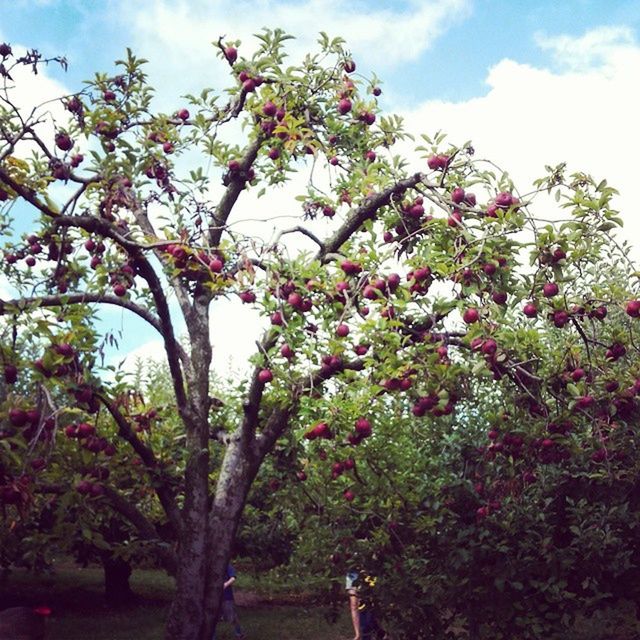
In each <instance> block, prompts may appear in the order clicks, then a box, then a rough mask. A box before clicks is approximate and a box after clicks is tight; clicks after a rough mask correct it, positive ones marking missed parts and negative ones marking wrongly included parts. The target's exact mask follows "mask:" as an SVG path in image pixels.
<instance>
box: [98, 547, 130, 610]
mask: <svg viewBox="0 0 640 640" xmlns="http://www.w3.org/2000/svg"><path fill="white" fill-rule="evenodd" d="M102 568H103V570H104V596H105V599H106V601H107V604H108V605H109V606H111V607H117V606H119V605H122V604H127V603H129V602H131V598H132V597H134V593H133V591H132V590H131V586H130V585H129V578H130V577H131V565H130V564H129V563H128V562H127V561H126V560H123V559H122V558H118V557H115V556H112V555H111V554H109V553H104V554H103V555H102Z"/></svg>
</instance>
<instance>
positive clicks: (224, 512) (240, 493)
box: [166, 441, 260, 640]
mask: <svg viewBox="0 0 640 640" xmlns="http://www.w3.org/2000/svg"><path fill="white" fill-rule="evenodd" d="M259 466H260V464H259V461H258V460H257V459H256V458H255V456H254V455H253V453H252V452H251V451H250V449H249V447H248V446H246V444H245V443H243V442H239V441H234V442H232V443H230V444H229V446H228V448H227V451H226V453H225V457H224V460H223V463H222V468H221V470H220V476H219V478H218V484H217V486H216V491H215V495H214V497H213V503H212V505H211V510H210V513H209V520H208V528H207V540H208V544H207V551H206V559H205V561H206V575H205V580H204V581H203V587H204V593H203V599H202V611H203V613H204V617H203V619H202V628H201V630H200V636H198V640H211V637H212V635H213V632H214V629H215V626H216V622H217V620H218V616H219V613H220V604H221V600H222V585H223V583H224V579H225V573H226V569H227V565H228V563H229V559H230V557H231V550H232V546H233V541H234V540H235V536H236V531H237V529H238V524H239V523H240V518H241V516H242V511H243V509H244V505H245V501H246V498H247V494H248V492H249V488H250V487H251V483H252V482H253V480H254V478H255V475H256V473H257V471H258V468H259ZM166 637H167V640H168V639H169V637H171V638H173V637H174V636H170V635H167V636H166Z"/></svg>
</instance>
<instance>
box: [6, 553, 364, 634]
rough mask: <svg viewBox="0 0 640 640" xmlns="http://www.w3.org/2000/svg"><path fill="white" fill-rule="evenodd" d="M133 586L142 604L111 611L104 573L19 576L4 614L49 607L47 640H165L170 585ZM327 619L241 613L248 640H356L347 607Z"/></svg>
mask: <svg viewBox="0 0 640 640" xmlns="http://www.w3.org/2000/svg"><path fill="white" fill-rule="evenodd" d="M247 582H249V581H247ZM131 586H132V589H133V590H134V592H135V593H136V594H137V595H138V599H137V600H136V601H135V602H132V603H131V605H129V606H125V607H121V608H118V609H109V608H108V607H106V606H105V604H104V598H103V592H102V570H101V569H99V568H93V567H89V568H87V569H81V568H76V567H74V566H73V565H68V564H65V565H62V566H60V567H58V568H57V569H56V572H55V574H53V575H51V576H33V575H30V574H27V573H25V572H14V573H12V574H11V576H10V578H9V579H8V580H7V581H5V582H3V583H2V584H0V609H2V608H5V607H8V606H14V605H25V604H45V603H46V604H48V605H50V606H51V607H52V608H53V610H54V614H53V615H52V616H51V618H50V620H49V635H48V640H86V639H90V640H132V639H133V640H159V639H161V638H162V637H163V625H164V621H165V617H166V614H167V610H168V607H169V602H170V599H171V592H172V581H171V579H170V578H168V577H167V576H166V574H164V573H162V572H159V571H146V570H136V571H134V573H133V575H132V578H131ZM251 586H252V587H253V584H252V585H251ZM241 588H242V582H240V590H241ZM328 613H329V609H328V607H323V606H318V605H310V606H272V605H256V606H254V607H251V608H247V607H238V615H239V616H240V620H241V622H242V625H243V627H244V629H245V632H246V634H247V639H248V640H254V639H255V640H300V639H301V638H304V639H305V640H344V639H346V638H351V637H352V635H350V622H349V617H348V612H347V604H346V602H345V606H344V609H343V611H342V612H341V615H340V617H339V619H338V621H337V623H335V624H332V623H330V622H329V621H328V620H327V617H326V615H327V614H328ZM232 637H233V634H232V633H231V629H230V628H229V627H228V625H224V624H221V626H220V629H219V633H218V638H219V640H227V639H229V640H230V639H231V638H232Z"/></svg>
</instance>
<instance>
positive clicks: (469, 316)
mask: <svg viewBox="0 0 640 640" xmlns="http://www.w3.org/2000/svg"><path fill="white" fill-rule="evenodd" d="M462 319H463V320H464V321H465V322H466V323H467V324H473V323H474V322H478V320H480V313H479V312H478V310H477V309H474V308H473V307H471V308H469V309H465V311H464V313H463V314H462Z"/></svg>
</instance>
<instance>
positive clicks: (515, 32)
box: [0, 0, 640, 101]
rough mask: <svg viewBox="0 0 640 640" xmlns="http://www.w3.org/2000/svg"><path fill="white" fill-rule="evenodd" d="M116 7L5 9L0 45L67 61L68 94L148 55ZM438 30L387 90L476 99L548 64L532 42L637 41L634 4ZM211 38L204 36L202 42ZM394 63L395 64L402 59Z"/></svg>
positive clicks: (509, 2)
mask: <svg viewBox="0 0 640 640" xmlns="http://www.w3.org/2000/svg"><path fill="white" fill-rule="evenodd" d="M131 4H135V5H138V6H139V7H140V8H141V12H142V13H144V11H145V8H144V7H145V5H148V4H149V2H146V1H145V0H139V1H138V2H135V3H131ZM162 4H163V2H161V0H158V1H157V2H151V5H155V7H158V6H160V5H162ZM171 4H172V5H179V4H181V3H180V2H179V1H176V2H172V3H171ZM184 4H185V5H186V6H188V7H193V12H194V13H193V17H194V18H197V17H199V16H201V17H203V18H205V17H207V16H210V17H212V18H215V14H216V11H215V10H212V9H209V8H208V7H213V6H215V5H218V6H220V7H222V6H224V5H230V4H233V3H229V2H225V1H223V2H219V1H218V2H213V1H212V2H201V1H200V0H193V1H192V2H186V3H184ZM236 4H237V3H236ZM252 4H257V5H263V6H265V7H278V6H279V7H282V6H287V5H288V4H289V5H295V4H300V3H286V2H264V1H263V2H260V1H258V2H254V3H252ZM343 4H345V5H346V3H343ZM421 4H422V5H427V4H428V3H427V2H422V3H421V2H420V1H419V0H418V1H417V2H411V1H398V0H397V1H394V2H366V3H364V2H360V3H358V2H351V3H349V4H348V6H349V7H350V10H349V11H347V14H350V13H352V12H354V8H355V12H359V13H365V14H366V13H373V12H375V11H378V10H380V11H383V10H387V11H391V12H394V13H392V14H391V15H392V16H393V15H404V16H411V14H412V12H414V11H415V7H416V6H417V5H421ZM123 7H125V3H124V2H120V1H118V0H107V1H103V2H100V1H97V0H96V1H94V0H89V1H87V0H15V1H14V2H4V3H3V7H2V16H3V20H2V23H1V24H0V35H1V37H2V38H4V39H5V40H7V41H9V42H19V43H21V44H23V45H25V46H29V47H34V48H38V49H40V50H41V51H42V52H43V53H45V54H47V55H65V56H67V57H68V59H69V62H70V69H69V72H68V73H67V74H64V76H62V75H61V74H59V73H57V72H55V73H54V75H55V76H58V77H60V78H61V79H64V82H65V84H68V85H69V86H77V85H78V83H79V82H80V81H82V80H83V79H86V78H88V77H91V76H92V74H93V72H94V71H96V70H105V71H106V70H108V69H109V68H110V66H111V64H112V62H113V60H114V59H116V58H118V57H120V56H122V54H123V52H124V49H125V47H127V46H131V47H133V48H134V49H135V50H136V51H137V52H139V53H140V54H141V55H143V56H148V57H151V56H152V55H153V54H154V53H157V51H154V50H153V49H152V47H149V46H146V45H148V43H145V42H141V41H140V38H139V37H138V32H137V31H138V30H137V28H138V24H137V23H136V21H133V20H130V19H129V15H130V13H129V11H128V10H125V9H123ZM367 7H369V9H368V10H367ZM149 21H150V23H151V24H150V25H149V27H150V28H151V29H153V24H152V22H153V13H152V12H149ZM310 22H313V21H310ZM446 22H447V26H446V28H445V29H444V30H443V32H442V33H441V35H440V36H439V37H436V38H431V40H432V42H431V43H429V44H428V46H427V47H426V48H425V49H424V50H423V51H421V52H420V55H418V56H416V57H413V59H410V60H409V61H407V62H402V61H400V62H398V63H397V64H396V65H394V67H393V72H392V73H386V74H385V75H384V81H385V85H386V86H388V87H389V88H391V89H393V90H394V91H397V92H398V93H401V94H402V95H404V96H406V97H407V98H410V99H412V100H415V101H420V100H425V99H433V98H440V99H446V100H465V99H469V98H470V97H472V96H475V95H478V94H480V93H482V92H483V90H484V88H485V87H484V81H485V77H486V73H487V70H488V69H489V68H490V67H491V66H492V65H494V64H496V63H497V62H498V61H500V60H501V59H503V58H512V59H514V60H518V61H519V62H521V63H528V64H532V65H535V66H544V65H549V64H551V59H550V56H549V53H548V52H545V51H543V50H541V49H540V47H538V46H537V45H536V41H535V38H534V34H535V33H537V32H543V33H545V34H547V35H551V36H553V35H556V34H568V35H575V36H578V35H581V34H583V33H584V32H586V31H588V30H590V29H593V28H598V27H602V26H612V25H626V26H628V27H630V28H632V29H633V30H634V31H635V32H636V33H637V32H638V31H640V0H612V1H609V2H604V1H602V0H563V1H562V2H558V1H557V0H538V1H535V2H533V1H531V0H469V1H465V2H460V3H459V6H456V7H452V9H451V12H450V17H449V18H448V19H447V21H446ZM225 26H226V25H225ZM269 26H278V25H277V24H275V23H274V24H271V25H269ZM337 26H338V28H339V31H337V32H335V33H333V34H332V35H342V36H344V37H345V38H346V39H347V40H348V41H349V38H350V33H349V32H350V25H349V20H348V15H347V17H346V19H345V20H344V21H343V22H342V23H338V25H337ZM318 28H325V25H322V24H319V27H318ZM389 28H390V29H393V28H394V25H393V22H390V23H389ZM225 33H226V34H227V35H228V36H229V37H235V34H234V33H233V32H232V31H229V30H225ZM218 35H220V34H219V33H216V32H211V34H210V39H211V40H213V39H215V38H217V36H218ZM406 38H407V40H411V41H418V42H419V41H420V40H421V39H422V38H423V36H422V34H421V32H420V30H419V29H416V31H415V32H412V33H407V34H406ZM136 45H139V46H138V47H136ZM145 49H146V50H145ZM165 54H166V52H165ZM399 58H402V53H401V51H400V52H399ZM152 61H153V60H152ZM155 62H157V61H155ZM361 66H362V67H363V68H366V67H367V66H368V65H367V60H366V59H365V60H362V61H361Z"/></svg>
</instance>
